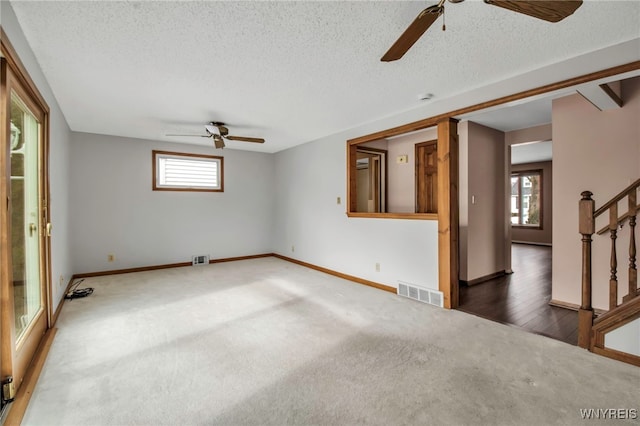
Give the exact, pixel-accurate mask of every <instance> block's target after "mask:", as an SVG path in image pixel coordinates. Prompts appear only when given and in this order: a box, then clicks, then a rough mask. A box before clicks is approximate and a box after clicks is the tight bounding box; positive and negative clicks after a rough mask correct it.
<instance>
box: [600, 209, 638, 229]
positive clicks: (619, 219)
mask: <svg viewBox="0 0 640 426" xmlns="http://www.w3.org/2000/svg"><path fill="white" fill-rule="evenodd" d="M638 207H640V204H638V205H636V209H637V208H638ZM627 219H629V212H626V213H625V214H623V215H622V216H620V217H619V218H618V226H622V225H623V224H624V222H626V221H627ZM609 227H610V225H608V224H607V225H605V226H603V227H602V229H600V230H599V231H598V232H597V234H598V235H602V234H604V233H605V232H607V231H608V230H609Z"/></svg>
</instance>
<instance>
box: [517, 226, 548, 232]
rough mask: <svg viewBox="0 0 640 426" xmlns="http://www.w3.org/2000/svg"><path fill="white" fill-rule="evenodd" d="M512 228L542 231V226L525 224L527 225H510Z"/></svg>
mask: <svg viewBox="0 0 640 426" xmlns="http://www.w3.org/2000/svg"><path fill="white" fill-rule="evenodd" d="M511 228H513V229H532V230H535V231H542V226H527V225H511Z"/></svg>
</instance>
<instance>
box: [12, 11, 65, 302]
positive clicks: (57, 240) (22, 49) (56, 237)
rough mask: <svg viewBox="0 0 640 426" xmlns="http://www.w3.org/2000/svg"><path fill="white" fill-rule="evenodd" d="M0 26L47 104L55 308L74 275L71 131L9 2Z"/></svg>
mask: <svg viewBox="0 0 640 426" xmlns="http://www.w3.org/2000/svg"><path fill="white" fill-rule="evenodd" d="M0 16H1V21H0V25H2V28H3V29H4V31H5V32H6V34H7V36H8V38H9V41H10V42H11V44H12V45H13V47H14V48H15V50H16V52H17V53H18V56H19V57H20V60H21V61H22V63H23V64H24V66H25V68H26V69H27V72H28V73H29V75H30V76H31V79H32V80H33V82H34V83H35V85H36V86H37V87H38V90H39V91H40V93H41V94H42V96H43V97H44V98H45V100H46V102H47V104H48V105H49V109H50V114H49V122H50V135H49V136H50V140H49V141H50V150H51V153H50V156H49V181H50V191H51V223H52V224H53V233H52V236H51V281H52V283H51V284H52V301H53V310H54V311H55V310H56V309H57V307H58V304H59V303H60V301H61V300H62V297H63V293H64V290H65V288H66V285H67V284H68V281H69V279H70V278H71V276H72V275H73V272H74V270H73V268H72V257H71V253H70V247H69V245H70V238H69V235H70V232H71V230H70V223H69V190H68V186H69V168H70V163H69V141H70V138H71V136H70V130H69V126H68V125H67V121H66V119H65V117H64V115H63V114H62V111H61V110H60V107H59V105H58V103H57V101H56V99H55V97H54V94H53V92H52V91H51V88H50V87H49V83H48V82H47V80H46V78H45V77H44V74H43V73H42V70H41V69H40V66H39V65H38V62H37V60H36V58H35V57H34V55H33V52H32V51H31V48H30V47H29V44H28V43H27V41H26V39H25V37H24V34H23V33H22V29H21V28H20V25H19V23H18V20H17V18H16V16H15V14H14V12H13V9H12V8H11V4H10V3H9V2H8V1H1V2H0Z"/></svg>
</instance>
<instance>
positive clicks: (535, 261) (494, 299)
mask: <svg viewBox="0 0 640 426" xmlns="http://www.w3.org/2000/svg"><path fill="white" fill-rule="evenodd" d="M511 263H512V269H513V271H514V272H513V274H511V275H507V276H504V277H499V278H495V279H492V280H489V281H486V282H483V283H480V284H476V285H473V286H464V285H461V286H460V307H459V308H458V309H460V310H461V311H464V312H467V313H470V314H474V315H477V316H480V317H483V318H487V319H490V320H492V321H497V322H501V323H504V324H509V325H512V326H516V327H519V328H521V329H523V330H526V331H529V332H531V333H536V334H542V335H544V336H547V337H551V338H553V339H557V340H561V341H563V342H566V343H569V344H572V345H576V344H577V343H578V313H577V312H576V311H572V310H570V309H564V308H558V307H555V306H550V305H549V301H550V300H551V247H543V246H533V245H527V244H513V245H512V249H511Z"/></svg>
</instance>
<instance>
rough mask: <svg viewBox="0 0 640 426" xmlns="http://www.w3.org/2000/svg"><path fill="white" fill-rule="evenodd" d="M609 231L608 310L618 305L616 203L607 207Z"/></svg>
mask: <svg viewBox="0 0 640 426" xmlns="http://www.w3.org/2000/svg"><path fill="white" fill-rule="evenodd" d="M609 232H610V233H611V277H610V278H609V310H612V309H615V307H616V306H618V276H617V273H618V256H617V253H616V238H617V237H618V205H617V204H614V205H612V206H611V208H610V209H609Z"/></svg>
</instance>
